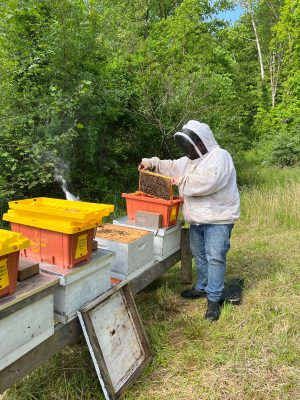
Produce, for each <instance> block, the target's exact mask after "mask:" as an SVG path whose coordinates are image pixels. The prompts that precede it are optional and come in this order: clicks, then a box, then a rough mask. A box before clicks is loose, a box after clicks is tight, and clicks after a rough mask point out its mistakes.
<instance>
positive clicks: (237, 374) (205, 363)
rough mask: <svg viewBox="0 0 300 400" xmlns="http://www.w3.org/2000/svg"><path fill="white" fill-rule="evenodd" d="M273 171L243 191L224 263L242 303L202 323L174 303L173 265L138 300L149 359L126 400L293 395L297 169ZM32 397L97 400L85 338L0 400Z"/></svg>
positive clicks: (298, 270)
mask: <svg viewBox="0 0 300 400" xmlns="http://www.w3.org/2000/svg"><path fill="white" fill-rule="evenodd" d="M275 171H276V170H275V169H264V170H261V171H260V172H259V174H260V176H259V178H258V179H257V181H256V182H254V183H255V184H254V185H250V184H249V182H248V183H247V184H243V185H241V209H242V215H241V219H240V221H239V222H238V223H236V225H235V228H234V230H233V236H232V241H231V250H230V252H229V255H228V266H227V279H230V278H231V277H235V276H243V277H244V278H245V289H244V294H243V301H242V304H241V305H240V306H229V305H226V306H225V307H224V309H223V310H222V315H221V318H220V320H219V321H218V322H216V323H209V322H208V321H206V320H204V319H203V314H204V312H205V308H206V302H205V300H204V299H199V300H194V301H188V300H183V299H182V298H181V297H180V291H181V290H183V289H184V286H183V285H181V284H180V265H179V264H178V265H176V266H174V267H173V268H172V269H170V270H169V271H168V272H167V273H166V274H165V275H164V276H163V277H161V278H160V279H159V280H158V281H156V282H155V283H153V284H152V285H150V286H149V287H148V288H146V289H145V290H144V291H143V292H141V293H140V294H139V295H137V296H136V302H137V306H138V309H139V312H140V315H141V318H142V320H143V322H144V326H145V329H146V332H147V334H148V336H149V339H150V343H151V345H152V350H153V360H152V362H151V364H150V365H149V366H148V367H147V369H146V370H145V371H144V374H143V375H142V377H141V378H140V379H139V381H138V382H136V383H135V384H134V385H133V386H132V387H131V388H130V389H129V390H128V392H127V393H126V396H125V398H126V399H127V400H172V399H174V400H297V399H300V383H299V376H300V328H299V315H300V263H299V243H300V229H299V219H300V218H299V217H300V210H299V207H300V196H299V194H300V182H299V176H300V171H299V169H298V170H296V169H293V170H288V169H287V170H278V171H277V172H278V174H277V173H275ZM252 172H253V171H250V172H249V176H250V174H252ZM244 174H246V172H244ZM262 177H263V179H261V178H262ZM264 179H266V182H267V184H265V183H264V182H263V180H264ZM258 182H259V183H258ZM194 274H195V271H194ZM0 398H1V396H0ZM29 399H38V400H49V399H50V400H51V399H53V400H54V399H68V400H75V399H76V400H79V399H103V396H102V393H101V389H100V387H99V384H98V382H97V377H96V374H95V373H94V371H93V366H92V362H91V360H90V358H89V355H88V351H87V350H86V346H85V344H84V341H83V340H81V341H80V342H79V343H78V344H75V345H73V346H70V347H68V348H66V349H65V350H64V351H62V352H61V353H60V354H59V355H57V356H56V357H53V358H52V359H51V360H49V362H47V363H45V365H44V366H42V367H41V368H39V369H38V370H37V371H35V372H34V373H33V374H31V375H30V376H29V377H28V378H26V379H24V380H23V381H22V382H21V383H19V384H17V385H15V386H14V387H13V388H11V389H10V390H9V391H7V392H6V393H5V394H4V396H3V397H2V400H29Z"/></svg>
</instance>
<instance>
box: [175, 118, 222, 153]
mask: <svg viewBox="0 0 300 400" xmlns="http://www.w3.org/2000/svg"><path fill="white" fill-rule="evenodd" d="M174 139H175V143H176V144H177V146H178V147H180V148H181V150H182V151H183V152H184V153H185V154H186V156H187V157H188V158H190V159H191V160H195V159H197V158H199V157H203V156H204V154H206V153H209V152H210V151H211V150H212V149H213V148H214V147H215V146H217V145H218V143H217V142H216V140H215V138H214V135H213V133H212V131H211V129H210V127H209V126H208V125H207V124H203V123H201V122H198V121H193V120H191V121H188V123H187V124H186V125H183V127H182V129H181V132H176V133H175V135H174Z"/></svg>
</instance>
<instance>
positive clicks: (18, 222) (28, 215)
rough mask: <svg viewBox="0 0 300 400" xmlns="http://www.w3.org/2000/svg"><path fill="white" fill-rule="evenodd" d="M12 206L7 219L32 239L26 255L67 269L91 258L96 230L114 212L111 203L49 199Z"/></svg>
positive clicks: (12, 204)
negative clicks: (104, 218)
mask: <svg viewBox="0 0 300 400" xmlns="http://www.w3.org/2000/svg"><path fill="white" fill-rule="evenodd" d="M9 207H10V209H9V211H8V213H6V214H4V215H3V219H4V220H5V221H10V223H11V229H12V230H13V231H15V232H20V233H23V234H24V235H25V236H26V237H28V238H29V239H30V247H29V248H28V249H26V250H23V251H22V255H23V256H25V257H30V258H33V259H35V260H38V261H41V262H45V263H49V264H54V265H57V266H59V267H64V268H73V267H74V266H75V265H77V264H80V263H81V262H83V261H88V260H89V259H90V258H91V253H92V247H93V237H94V231H95V228H96V227H97V226H98V225H100V224H101V223H102V218H103V217H105V216H108V215H109V214H110V213H111V212H113V210H114V206H113V205H110V204H95V203H86V202H79V201H70V200H60V199H50V198H46V197H40V198H35V199H27V200H18V201H11V202H9Z"/></svg>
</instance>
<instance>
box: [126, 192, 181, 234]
mask: <svg viewBox="0 0 300 400" xmlns="http://www.w3.org/2000/svg"><path fill="white" fill-rule="evenodd" d="M122 197H125V199H126V208H127V215H128V219H129V220H134V219H135V218H136V217H135V214H136V212H137V211H148V212H153V213H157V214H161V215H162V227H164V228H166V227H169V226H172V225H175V224H176V222H177V217H178V211H179V206H180V204H181V202H182V199H181V198H180V197H174V198H173V200H163V199H159V198H155V197H152V196H149V195H147V194H145V193H142V192H136V193H129V194H127V193H123V194H122Z"/></svg>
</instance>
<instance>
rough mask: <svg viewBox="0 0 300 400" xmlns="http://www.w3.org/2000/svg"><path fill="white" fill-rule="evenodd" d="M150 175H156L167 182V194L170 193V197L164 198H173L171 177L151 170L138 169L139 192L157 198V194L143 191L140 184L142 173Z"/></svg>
mask: <svg viewBox="0 0 300 400" xmlns="http://www.w3.org/2000/svg"><path fill="white" fill-rule="evenodd" d="M143 174H144V175H152V176H157V177H159V178H161V179H163V180H164V181H166V182H167V186H168V190H169V195H170V199H165V200H173V198H174V195H173V186H172V177H171V176H167V175H162V174H158V173H157V172H152V171H148V170H143V169H141V170H140V174H139V192H141V193H146V194H148V196H151V197H155V198H159V197H157V196H154V195H152V194H150V193H147V192H144V191H143V190H142V184H141V179H142V175H143Z"/></svg>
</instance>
